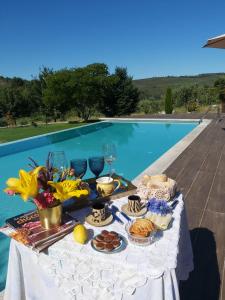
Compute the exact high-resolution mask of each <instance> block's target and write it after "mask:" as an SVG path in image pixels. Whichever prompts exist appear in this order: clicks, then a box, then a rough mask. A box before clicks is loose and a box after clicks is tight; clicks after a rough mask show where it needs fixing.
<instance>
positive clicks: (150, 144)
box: [0, 122, 197, 290]
mask: <svg viewBox="0 0 225 300" xmlns="http://www.w3.org/2000/svg"><path fill="white" fill-rule="evenodd" d="M196 126H197V122H192V123H179V122H174V123H168V122H165V123H161V122H151V123H150V122H101V123H96V124H93V125H88V126H83V127H80V128H77V129H70V130H66V131H61V132H59V133H54V134H49V135H45V136H40V137H36V138H31V139H27V140H23V141H18V142H16V143H9V144H7V145H4V144H3V145H1V146H0V171H1V172H0V226H1V225H2V224H4V220H5V219H7V218H9V217H11V216H14V215H16V214H19V213H21V212H25V211H27V210H29V209H30V208H32V204H31V203H24V202H23V201H22V200H21V199H20V198H18V197H9V196H7V195H6V194H4V193H3V192H2V190H3V188H4V187H5V181H6V180H7V178H8V177H17V175H18V170H19V169H20V168H24V169H27V170H29V167H28V157H32V158H33V159H35V160H36V161H38V162H39V163H40V164H43V163H44V162H45V159H46V156H47V153H48V152H49V151H59V150H64V151H65V153H66V156H67V159H68V160H70V159H74V158H88V157H90V156H94V155H98V154H101V149H102V144H104V143H107V142H113V143H115V145H116V147H117V160H116V162H115V163H114V166H113V168H114V169H115V171H116V172H117V173H118V174H121V175H123V176H124V177H126V178H128V179H134V178H135V177H136V176H137V175H138V174H139V173H140V172H142V171H143V170H144V169H145V168H147V167H148V166H149V165H150V164H151V163H153V162H154V161H155V160H156V159H157V158H159V157H160V156H161V155H162V154H163V153H164V152H166V151H167V150H168V149H169V148H171V147H172V146H173V145H174V144H176V143H177V142H178V141H179V140H180V139H182V138H183V137H184V136H185V135H186V134H188V133H189V132H190V131H191V130H192V129H194V128H195V127H196ZM105 171H107V169H105ZM90 176H92V177H93V175H92V174H91V172H90V171H88V172H87V174H86V177H90ZM8 247H9V239H8V238H6V237H5V236H3V235H2V234H0V290H1V289H3V288H4V284H5V275H6V269H7V260H8Z"/></svg>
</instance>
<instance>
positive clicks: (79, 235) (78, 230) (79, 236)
mask: <svg viewBox="0 0 225 300" xmlns="http://www.w3.org/2000/svg"><path fill="white" fill-rule="evenodd" d="M73 238H74V240H75V241H76V242H77V243H80V244H84V243H85V242H86V241H87V239H88V233H87V229H86V228H85V227H84V225H82V224H79V225H77V226H76V227H75V228H74V230H73Z"/></svg>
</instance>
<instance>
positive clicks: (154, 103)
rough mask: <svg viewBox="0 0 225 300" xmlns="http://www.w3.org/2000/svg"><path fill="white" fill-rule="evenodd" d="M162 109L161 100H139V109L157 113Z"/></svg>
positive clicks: (148, 112) (143, 111)
mask: <svg viewBox="0 0 225 300" xmlns="http://www.w3.org/2000/svg"><path fill="white" fill-rule="evenodd" d="M160 110H161V102H160V101H159V100H150V99H143V100H141V101H139V104H138V111H139V112H141V113H145V114H150V113H157V112H159V111H160Z"/></svg>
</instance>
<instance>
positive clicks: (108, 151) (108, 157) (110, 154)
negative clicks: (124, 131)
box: [102, 143, 116, 177]
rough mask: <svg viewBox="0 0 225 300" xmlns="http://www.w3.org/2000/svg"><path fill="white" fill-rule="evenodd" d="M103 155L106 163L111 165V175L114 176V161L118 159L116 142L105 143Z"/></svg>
mask: <svg viewBox="0 0 225 300" xmlns="http://www.w3.org/2000/svg"><path fill="white" fill-rule="evenodd" d="M102 149H103V155H104V160H105V163H106V164H108V166H109V177H111V176H112V163H113V162H114V161H115V160H116V146H115V144H112V143H108V144H104V145H103V147H102Z"/></svg>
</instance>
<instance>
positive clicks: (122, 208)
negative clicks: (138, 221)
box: [121, 203, 147, 217]
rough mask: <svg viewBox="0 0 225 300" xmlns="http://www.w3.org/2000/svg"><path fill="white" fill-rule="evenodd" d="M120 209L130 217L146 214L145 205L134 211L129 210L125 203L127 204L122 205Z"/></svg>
mask: <svg viewBox="0 0 225 300" xmlns="http://www.w3.org/2000/svg"><path fill="white" fill-rule="evenodd" d="M121 210H122V211H123V212H124V213H125V214H127V215H128V216H130V217H140V216H143V215H145V214H146V212H147V207H145V206H143V207H142V208H141V210H140V211H139V212H136V213H135V212H131V211H129V209H128V203H127V204H124V205H122V207H121Z"/></svg>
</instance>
